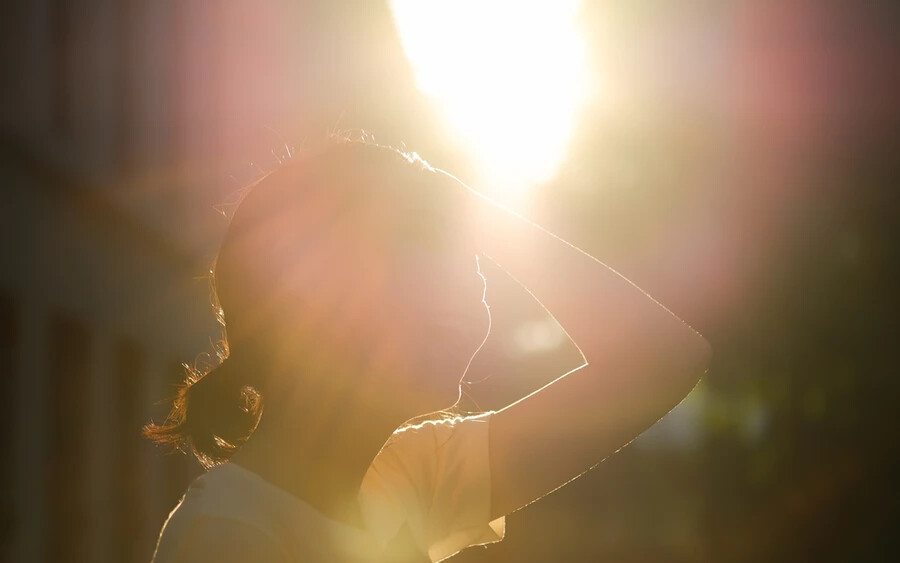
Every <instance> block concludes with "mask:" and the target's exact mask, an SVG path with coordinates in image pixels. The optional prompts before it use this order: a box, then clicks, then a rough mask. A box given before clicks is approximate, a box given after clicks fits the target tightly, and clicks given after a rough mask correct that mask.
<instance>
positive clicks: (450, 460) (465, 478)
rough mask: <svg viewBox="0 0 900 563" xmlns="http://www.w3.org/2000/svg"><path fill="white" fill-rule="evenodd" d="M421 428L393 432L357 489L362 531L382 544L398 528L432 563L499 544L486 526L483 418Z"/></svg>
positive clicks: (486, 419)
mask: <svg viewBox="0 0 900 563" xmlns="http://www.w3.org/2000/svg"><path fill="white" fill-rule="evenodd" d="M491 414H492V413H486V414H482V415H477V416H471V417H465V418H462V417H460V418H454V419H449V420H442V421H428V422H425V423H422V424H418V425H415V426H412V427H409V428H407V429H405V430H402V431H399V432H397V433H395V434H394V436H392V438H391V440H389V441H388V443H387V444H385V446H384V448H382V450H381V452H379V454H378V456H376V458H375V460H374V461H373V462H372V465H371V466H370V468H369V471H368V472H367V473H366V476H365V478H364V479H363V486H362V487H361V489H360V507H361V509H362V512H363V517H364V519H365V520H366V524H367V525H368V526H369V528H370V529H371V530H372V531H373V532H374V533H375V534H376V536H378V537H379V538H380V539H382V541H385V542H388V541H390V540H391V539H392V538H393V537H394V536H396V535H397V533H398V532H399V531H400V529H401V528H402V527H403V525H404V524H405V525H406V526H408V527H409V530H410V532H411V533H412V535H413V537H414V539H415V541H416V544H417V545H418V547H419V549H420V550H421V551H422V552H423V553H427V554H428V557H429V559H430V560H431V561H432V562H437V561H441V560H443V559H446V558H448V557H450V556H451V555H453V554H455V553H457V552H458V551H460V550H462V549H464V548H466V547H469V546H473V545H482V544H486V543H492V542H497V541H500V540H502V539H503V536H504V534H505V531H506V519H505V518H504V517H500V518H497V519H493V520H492V519H491V506H490V502H491V475H490V457H489V451H488V450H489V426H490V415H491Z"/></svg>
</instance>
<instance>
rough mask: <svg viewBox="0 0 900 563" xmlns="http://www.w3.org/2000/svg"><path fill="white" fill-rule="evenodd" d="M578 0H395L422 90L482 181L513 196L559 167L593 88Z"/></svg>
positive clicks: (484, 185) (397, 18) (402, 35)
mask: <svg viewBox="0 0 900 563" xmlns="http://www.w3.org/2000/svg"><path fill="white" fill-rule="evenodd" d="M580 4H581V2H580V1H578V0H552V1H528V2H522V1H521V0H520V1H518V2H507V1H494V0H454V1H452V2H449V1H439V0H392V2H391V8H392V12H393V16H394V21H395V24H396V27H397V30H398V32H399V34H400V38H401V42H402V44H403V48H404V51H405V52H406V56H407V58H408V59H409V61H410V64H411V65H412V68H413V70H414V72H415V76H416V81H417V84H418V87H419V88H420V89H421V90H422V91H423V92H424V93H425V94H426V95H428V96H430V97H431V98H432V99H433V100H434V101H435V102H436V103H437V106H438V107H439V108H440V110H441V111H442V113H443V117H444V119H445V123H446V125H447V127H448V131H449V132H451V134H453V135H455V136H457V138H458V141H459V142H460V144H461V145H462V146H463V147H465V150H466V152H467V153H468V154H469V155H471V157H472V158H473V159H474V160H475V163H476V168H477V169H478V170H479V173H480V175H481V177H480V178H478V181H479V182H480V183H481V184H482V185H481V186H479V187H480V188H484V189H487V190H488V191H490V192H492V193H495V194H500V195H505V196H509V197H512V198H513V199H514V198H515V197H516V193H521V192H523V191H527V190H528V189H529V188H530V187H531V186H534V185H535V184H537V183H540V182H543V181H547V180H549V179H551V178H552V177H553V176H554V175H555V173H556V172H557V170H558V168H559V165H560V163H561V161H562V159H563V158H564V157H565V154H566V151H567V145H568V142H569V139H570V137H571V135H572V131H573V128H574V125H575V121H576V119H577V116H578V112H579V110H580V108H581V107H582V105H583V102H584V101H585V99H586V97H587V94H588V91H589V89H590V88H591V85H592V81H591V79H590V76H589V72H588V65H587V64H586V53H585V51H586V50H585V41H584V38H583V36H582V34H581V32H580V30H579V28H578V16H579V8H580Z"/></svg>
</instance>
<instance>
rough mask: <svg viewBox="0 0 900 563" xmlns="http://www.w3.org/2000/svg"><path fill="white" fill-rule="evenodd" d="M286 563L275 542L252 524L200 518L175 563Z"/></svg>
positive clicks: (187, 537)
mask: <svg viewBox="0 0 900 563" xmlns="http://www.w3.org/2000/svg"><path fill="white" fill-rule="evenodd" d="M207 561H216V562H217V563H286V561H287V560H286V558H285V556H284V552H283V551H282V550H281V548H280V547H279V545H278V543H277V542H276V540H274V539H273V538H272V537H271V536H270V535H268V534H266V533H265V532H263V531H262V530H260V529H258V528H256V527H255V526H251V525H249V524H246V523H243V522H239V521H237V520H230V519H228V518H217V517H200V518H198V519H197V520H196V521H195V522H194V523H193V524H192V525H191V527H190V529H189V530H188V531H187V533H186V534H185V537H184V538H183V539H182V541H181V544H180V546H179V548H178V554H177V556H176V558H175V563H205V562H207Z"/></svg>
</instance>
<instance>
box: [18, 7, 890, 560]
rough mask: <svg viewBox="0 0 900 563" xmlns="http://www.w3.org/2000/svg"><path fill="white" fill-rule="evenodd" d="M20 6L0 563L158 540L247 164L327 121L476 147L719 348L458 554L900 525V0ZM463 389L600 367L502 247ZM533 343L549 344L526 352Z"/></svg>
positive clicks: (764, 539) (740, 553)
mask: <svg viewBox="0 0 900 563" xmlns="http://www.w3.org/2000/svg"><path fill="white" fill-rule="evenodd" d="M0 11H2V18H0V21H2V24H0V25H2V33H0V45H2V48H0V61H2V62H0V64H2V67H0V76H2V87H0V185H2V187H3V197H2V198H0V374H2V377H3V382H4V392H5V393H4V395H5V399H6V401H5V403H6V404H5V406H4V407H3V408H2V409H0V417H2V420H0V426H2V427H3V428H5V429H6V435H7V438H6V442H5V447H4V448H3V449H4V455H3V458H4V461H3V463H2V466H0V472H2V473H0V483H2V486H3V490H2V495H0V559H2V560H3V561H36V562H37V561H48V562H49V561H98V562H106V561H117V562H129V561H148V560H149V559H150V557H151V555H152V551H153V546H154V542H155V538H156V535H157V534H158V532H159V529H160V527H161V525H162V523H163V522H164V520H165V518H166V516H167V514H168V512H169V511H170V510H171V509H172V508H173V507H174V506H175V503H176V502H177V500H178V498H179V496H180V494H181V493H182V491H183V490H184V489H185V488H186V487H187V485H188V483H189V482H190V480H191V479H193V478H194V477H195V476H197V475H199V474H200V472H201V468H200V467H199V465H198V464H197V463H196V462H194V461H193V460H192V459H189V458H188V457H187V456H184V455H178V454H175V455H167V454H166V453H165V452H164V451H163V450H161V449H159V448H155V447H154V446H152V445H151V444H149V443H148V442H146V441H145V440H143V439H141V437H140V429H141V426H142V425H143V424H145V423H146V422H148V421H149V420H150V419H151V418H154V419H156V420H159V419H161V418H162V417H164V416H165V414H166V406H165V405H164V404H163V403H161V400H162V399H164V398H166V397H168V396H170V395H171V394H172V393H173V390H174V385H175V384H176V383H177V382H178V381H179V380H180V378H182V377H183V372H182V371H181V368H180V367H179V364H180V363H181V362H193V361H194V360H195V359H197V358H198V357H200V358H202V357H203V354H205V353H209V352H211V351H212V348H211V345H210V343H211V342H212V341H215V340H216V339H217V338H218V337H219V335H220V327H219V325H218V324H217V323H216V322H215V317H214V315H213V310H212V307H211V305H210V299H209V279H208V271H209V268H210V265H211V263H212V260H213V258H214V256H215V253H216V250H217V246H218V242H219V239H220V237H221V235H222V233H223V230H224V227H225V225H226V219H225V215H226V214H227V210H228V208H229V205H232V204H233V203H234V202H235V201H236V199H237V195H238V193H239V190H240V188H241V187H242V186H244V185H246V184H247V183H248V182H250V181H252V180H254V179H256V178H258V177H259V176H260V175H261V174H262V173H263V172H264V171H267V170H271V169H273V168H274V167H276V166H277V165H278V163H279V162H280V161H282V160H283V159H285V158H290V157H291V155H296V154H297V151H300V152H302V151H304V150H311V149H313V148H314V147H316V146H317V145H319V144H320V143H321V142H322V140H323V139H324V138H326V136H327V135H328V134H333V133H340V134H345V135H351V136H353V135H363V134H364V133H362V132H361V131H363V130H364V131H366V132H368V133H366V134H368V135H370V136H371V137H373V138H374V139H375V140H376V141H378V142H382V143H386V144H393V145H398V146H399V145H401V144H404V145H405V146H406V147H407V148H408V149H409V150H414V151H416V152H418V153H419V154H421V155H422V156H423V157H424V158H425V159H426V160H428V161H429V162H431V163H432V164H433V165H435V166H438V167H441V168H444V169H446V170H449V171H452V172H454V173H455V174H456V175H457V176H459V177H460V178H461V179H463V180H464V181H466V182H468V183H470V184H471V185H472V186H474V187H476V188H477V189H480V190H482V191H485V192H486V193H488V194H490V195H492V196H493V197H496V198H497V199H498V200H500V201H503V202H506V203H507V204H508V205H510V206H511V207H514V208H516V209H518V210H520V211H521V212H523V213H525V214H526V215H528V216H529V217H531V218H532V219H534V220H536V221H538V222H539V223H542V224H543V225H545V226H546V227H547V228H549V229H550V230H551V231H553V232H555V233H557V234H559V235H560V236H562V237H564V238H566V239H568V240H570V241H572V242H573V243H574V244H576V245H578V246H580V247H582V248H583V249H585V250H586V251H588V252H590V253H591V254H593V255H594V256H596V257H597V258H599V259H600V260H603V261H604V262H606V263H608V264H610V265H611V266H612V267H614V268H615V269H616V270H617V271H619V272H621V273H622V274H623V275H625V276H626V277H628V278H629V279H631V280H632V281H634V282H635V283H636V284H637V285H639V286H640V287H642V288H644V289H645V290H646V291H648V292H649V293H650V294H651V295H653V296H654V297H655V298H656V299H657V300H659V301H660V302H662V303H664V304H665V305H666V306H667V307H668V308H670V309H671V310H672V311H673V312H675V313H676V314H677V315H679V316H680V317H682V318H683V319H685V320H686V321H687V322H688V323H690V324H691V325H693V326H694V327H695V328H697V330H699V331H700V332H701V333H703V334H704V335H705V336H706V337H707V339H708V340H709V341H710V342H711V343H712V346H713V349H714V360H713V366H712V368H711V369H710V371H709V373H708V374H707V376H706V377H705V378H704V379H703V380H702V382H701V384H700V385H699V386H698V387H697V388H696V389H695V390H694V391H693V392H692V393H691V395H689V396H688V398H687V399H685V401H684V402H683V403H682V404H681V405H679V406H678V407H677V408H676V409H675V410H673V411H672V412H671V413H670V414H669V415H668V416H667V417H665V418H664V419H663V420H662V421H661V422H660V423H658V424H657V425H656V426H654V427H653V428H652V429H650V430H649V431H647V432H646V433H645V434H643V435H642V436H641V437H639V438H638V439H637V440H636V441H635V442H634V443H632V444H631V445H629V446H628V447H627V448H625V449H624V450H622V451H621V452H619V453H617V454H616V455H614V456H612V457H611V458H609V459H607V460H606V461H604V462H603V463H602V464H600V465H599V466H598V467H597V468H595V469H594V470H593V471H592V472H590V473H589V474H587V475H586V476H583V477H582V478H580V479H578V480H577V481H575V482H573V483H571V484H570V485H568V486H567V487H565V488H563V489H561V490H559V491H557V492H555V493H553V494H552V495H550V496H548V497H546V498H544V499H542V500H540V501H539V502H537V503H536V504H534V505H532V506H530V507H528V508H527V509H525V510H523V511H520V512H518V513H515V514H513V515H511V516H510V517H509V518H508V528H507V537H506V539H505V540H503V541H502V542H501V543H499V544H496V545H493V546H491V547H489V548H487V549H482V548H474V549H471V550H469V551H466V552H464V553H463V554H461V555H460V556H458V557H457V558H455V559H454V561H460V562H464V561H473V562H474V561H521V562H549V561H620V562H693V561H711V562H724V561H734V562H742V561H887V560H890V559H891V557H890V556H891V555H892V554H894V553H895V552H898V551H900V550H898V549H897V545H896V544H897V539H896V535H895V533H894V532H895V528H896V523H897V522H898V521H900V519H898V516H900V514H898V504H900V503H898V498H897V497H898V494H897V487H896V484H895V481H894V476H895V475H897V474H898V472H897V471H896V470H897V469H898V461H900V459H898V447H897V446H898V444H897V438H896V434H897V428H898V426H897V422H898V421H897V418H898V417H897V415H896V413H897V399H898V390H900V379H898V375H900V373H898V369H897V365H898V364H897V358H896V350H898V349H900V348H898V347H897V346H896V343H895V341H894V339H895V337H896V336H897V335H900V330H898V329H900V326H898V324H900V323H898V316H897V314H896V313H897V311H896V309H897V307H896V305H897V303H898V299H897V296H896V289H897V288H898V287H900V286H898V283H897V282H898V280H897V278H898V267H900V263H898V261H897V260H896V259H895V258H896V255H897V254H898V252H897V242H898V240H900V239H895V238H894V237H897V236H898V235H900V232H898V231H900V222H898V221H897V219H898V217H897V215H898V209H900V207H898V203H900V202H898V199H900V197H898V190H897V180H898V175H897V168H898V162H900V153H898V150H897V149H898V142H897V141H898V135H897V131H898V129H897V126H898V117H900V112H898V103H897V99H898V94H900V88H898V86H900V72H898V69H900V65H898V57H897V54H898V52H897V48H896V47H897V45H896V43H897V42H896V39H897V30H898V29H900V27H898V24H900V22H898V19H897V15H898V13H897V12H898V10H897V8H896V7H894V6H892V5H890V4H889V3H887V2H836V1H823V0H820V1H813V0H808V1H802V0H782V1H774V0H773V1H769V0H760V1H749V0H746V1H740V0H732V1H668V2H660V1H650V0H641V1H633V2H590V1H585V2H583V3H580V2H540V3H539V2H532V3H529V2H527V1H526V2H522V1H520V2H517V3H496V2H481V3H477V2H465V1H462V0H461V1H459V2H446V3H440V2H425V1H422V2H411V1H406V2H403V1H399V0H398V1H395V2H388V1H384V2H378V1H365V2H364V1H362V0H335V1H330V2H313V1H306V0H293V1H287V0H276V1H271V2H250V1H246V0H245V1H238V0H235V1H230V2H200V1H194V0H185V1H175V0H157V1H154V2H139V1H136V0H120V1H111V0H83V1H67V0H40V1H33V2H18V3H6V4H4V7H3V8H2V9H0ZM485 275H486V276H487V278H488V300H489V302H490V303H491V304H492V311H493V314H494V329H493V332H492V336H491V338H490V339H489V343H488V345H487V346H486V349H485V350H483V352H482V353H481V354H480V355H479V357H478V358H477V365H476V366H473V369H476V370H477V371H478V373H479V374H480V375H481V376H483V377H480V378H481V379H483V381H482V382H481V383H479V384H478V385H477V386H476V387H475V388H474V389H473V392H472V397H470V398H469V399H470V403H471V404H470V405H469V406H470V408H472V409H473V410H477V409H489V408H501V407H502V406H504V405H505V404H508V403H509V402H511V401H512V400H515V399H516V398H518V397H520V396H522V395H523V394H525V393H528V392H530V391H532V390H534V389H536V388H537V387H539V386H540V385H542V384H544V383H546V382H548V381H550V380H552V379H554V378H555V377H557V376H558V375H560V374H562V373H564V372H566V371H568V370H570V369H572V368H574V367H577V366H578V365H579V364H580V363H581V359H580V357H578V355H577V351H576V350H575V349H574V347H573V346H572V345H571V343H569V342H567V341H566V340H565V338H564V337H563V336H562V333H561V332H560V330H559V327H558V326H557V325H556V324H555V323H554V322H553V320H552V318H550V317H549V316H548V315H547V314H546V312H545V311H543V310H542V309H541V307H540V306H539V305H537V304H536V303H535V302H534V301H533V300H531V299H530V298H529V297H528V295H527V294H526V293H524V292H523V291H522V290H521V288H519V287H518V286H517V285H516V284H515V283H513V282H512V281H511V280H509V279H508V278H505V276H504V275H503V274H502V272H500V271H497V270H495V269H491V268H490V267H489V265H488V266H487V267H486V268H485ZM517 362H528V363H529V364H534V363H535V362H543V363H545V364H542V365H546V366H547V370H546V372H547V378H546V380H543V381H523V380H521V378H517V377H516V370H515V365H516V363H517Z"/></svg>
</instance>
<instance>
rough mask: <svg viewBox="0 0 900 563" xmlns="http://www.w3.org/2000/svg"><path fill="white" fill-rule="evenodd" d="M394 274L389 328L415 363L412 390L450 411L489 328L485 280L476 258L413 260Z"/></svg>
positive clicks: (431, 256) (429, 257)
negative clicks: (460, 385) (485, 299)
mask: <svg viewBox="0 0 900 563" xmlns="http://www.w3.org/2000/svg"><path fill="white" fill-rule="evenodd" d="M394 273H395V276H394V277H392V280H391V287H390V290H389V295H390V297H389V298H388V299H387V300H386V301H385V303H386V304H388V305H389V310H387V311H385V321H384V322H385V324H389V325H391V327H392V328H391V330H390V332H391V333H392V334H394V335H396V337H397V338H400V339H401V342H403V347H404V350H403V351H404V352H405V353H406V354H408V357H409V358H410V359H411V360H412V363H411V366H410V367H411V370H410V371H411V373H410V374H409V376H410V377H409V381H408V384H409V385H410V386H411V387H412V389H413V390H414V391H416V390H419V391H421V392H422V393H424V394H425V395H428V396H431V395H434V400H435V401H436V402H437V403H436V404H435V405H434V408H435V409H440V408H446V407H449V406H450V405H451V404H452V402H453V401H455V400H456V399H457V398H458V393H459V382H460V380H461V379H462V378H463V376H464V374H465V372H466V368H467V367H468V365H469V362H470V361H471V359H472V357H473V356H474V355H475V353H476V352H477V351H478V349H479V347H480V346H481V344H482V343H483V342H484V340H485V339H486V337H487V334H488V330H489V327H490V313H489V311H488V309H487V304H486V303H485V301H484V297H485V279H484V277H483V276H482V275H481V273H480V272H479V270H478V266H477V261H476V258H475V255H474V254H472V255H470V256H468V257H466V256H455V257H453V258H452V259H451V258H449V257H444V256H433V255H429V256H419V257H415V258H410V259H408V260H407V261H405V262H404V263H403V264H402V265H401V266H400V267H399V268H397V270H395V272H394Z"/></svg>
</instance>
